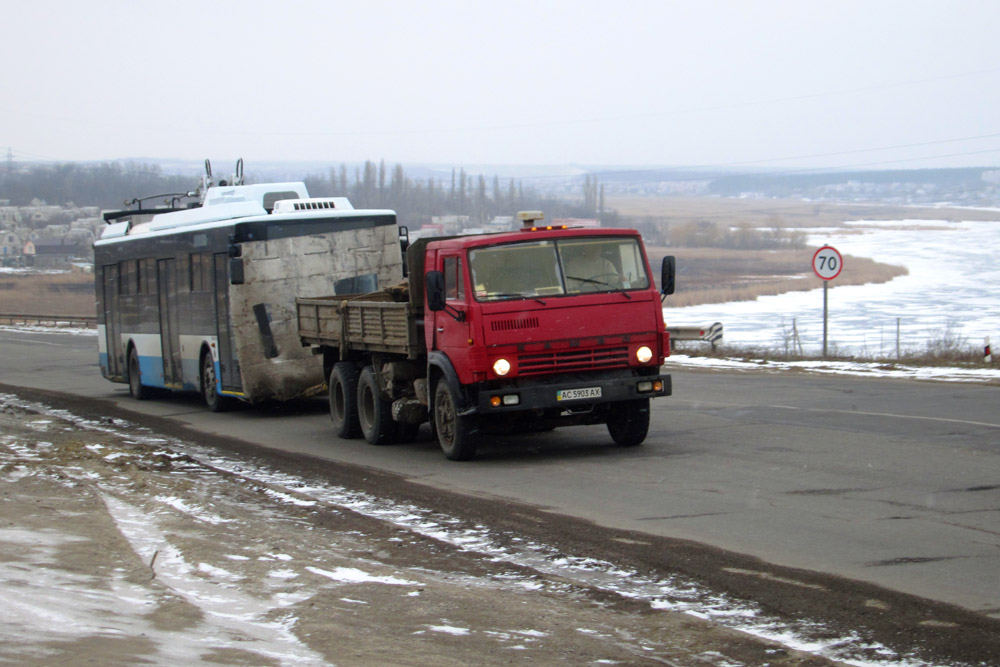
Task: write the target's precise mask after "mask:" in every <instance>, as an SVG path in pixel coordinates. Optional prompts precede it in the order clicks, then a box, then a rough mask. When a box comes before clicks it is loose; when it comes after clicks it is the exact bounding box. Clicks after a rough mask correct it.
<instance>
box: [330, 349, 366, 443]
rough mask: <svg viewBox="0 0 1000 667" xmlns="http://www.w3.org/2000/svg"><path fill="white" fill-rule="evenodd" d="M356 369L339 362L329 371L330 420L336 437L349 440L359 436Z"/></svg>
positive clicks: (347, 363)
mask: <svg viewBox="0 0 1000 667" xmlns="http://www.w3.org/2000/svg"><path fill="white" fill-rule="evenodd" d="M358 375H359V372H358V367H357V366H356V365H355V364H352V363H350V362H348V361H340V362H337V363H336V364H334V365H333V370H331V371H330V381H329V382H328V383H327V385H328V386H329V389H330V420H331V421H332V422H333V430H334V431H335V432H336V433H337V437H339V438H344V439H350V438H357V437H359V436H360V435H361V424H360V423H359V422H358Z"/></svg>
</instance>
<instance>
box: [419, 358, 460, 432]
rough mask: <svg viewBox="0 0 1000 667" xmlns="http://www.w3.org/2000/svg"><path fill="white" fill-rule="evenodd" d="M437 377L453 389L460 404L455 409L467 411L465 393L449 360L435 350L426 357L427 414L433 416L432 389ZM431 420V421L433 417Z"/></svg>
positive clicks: (435, 384)
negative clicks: (441, 378)
mask: <svg viewBox="0 0 1000 667" xmlns="http://www.w3.org/2000/svg"><path fill="white" fill-rule="evenodd" d="M438 377H443V378H444V380H445V382H447V383H448V384H449V385H451V388H452V389H454V394H455V396H457V397H458V400H459V403H460V405H458V406H456V407H457V408H458V409H459V410H461V411H465V410H468V408H469V405H468V401H467V400H466V395H465V391H463V390H462V385H461V384H460V383H459V381H458V373H457V372H456V371H455V367H454V366H453V365H452V363H451V359H449V358H448V355H446V354H445V353H444V352H440V351H437V350H435V351H433V352H430V353H429V354H428V355H427V380H428V386H427V409H428V411H429V413H430V414H431V415H433V414H434V387H436V386H437V378H438ZM431 418H432V419H433V417H431Z"/></svg>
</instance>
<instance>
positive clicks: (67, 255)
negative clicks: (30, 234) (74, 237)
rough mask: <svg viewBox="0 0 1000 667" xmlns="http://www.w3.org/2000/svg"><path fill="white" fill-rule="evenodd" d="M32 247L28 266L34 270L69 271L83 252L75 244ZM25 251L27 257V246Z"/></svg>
mask: <svg viewBox="0 0 1000 667" xmlns="http://www.w3.org/2000/svg"><path fill="white" fill-rule="evenodd" d="M29 243H30V241H29ZM33 245H34V247H33V250H34V253H33V255H32V256H31V258H30V260H29V264H30V265H31V266H33V267H35V268H36V269H69V268H70V267H71V266H72V265H73V262H74V261H75V260H77V259H79V258H80V257H81V256H82V254H81V253H83V252H84V250H83V248H81V246H79V245H77V244H75V243H50V244H40V243H34V244H33ZM25 251H26V252H25V255H28V253H27V244H25Z"/></svg>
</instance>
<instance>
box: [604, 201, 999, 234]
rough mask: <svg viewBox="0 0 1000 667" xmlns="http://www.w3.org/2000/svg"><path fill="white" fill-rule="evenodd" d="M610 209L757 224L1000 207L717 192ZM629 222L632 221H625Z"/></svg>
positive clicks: (976, 216)
mask: <svg viewBox="0 0 1000 667" xmlns="http://www.w3.org/2000/svg"><path fill="white" fill-rule="evenodd" d="M605 205H606V206H607V207H608V208H609V209H613V210H616V211H618V213H619V214H620V215H621V216H623V217H625V218H638V219H640V220H643V219H649V220H656V221H658V222H664V223H667V224H676V223H686V222H691V221H697V220H704V221H710V222H716V223H719V224H721V225H733V226H736V225H740V224H745V225H750V226H752V227H776V226H777V227H829V226H838V225H840V224H841V223H843V222H846V221H849V220H949V221H959V220H996V219H997V213H996V211H976V210H973V209H966V208H932V207H926V208H924V207H910V206H892V205H881V204H860V203H836V202H800V201H786V200H779V199H722V198H718V197H609V198H608V199H607V201H606V202H605ZM624 222H626V223H628V220H626V221H624Z"/></svg>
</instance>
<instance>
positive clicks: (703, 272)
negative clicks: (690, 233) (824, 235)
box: [649, 247, 907, 308]
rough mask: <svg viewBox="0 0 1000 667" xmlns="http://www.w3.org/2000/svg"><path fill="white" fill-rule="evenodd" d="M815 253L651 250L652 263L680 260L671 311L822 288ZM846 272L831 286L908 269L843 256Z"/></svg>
mask: <svg viewBox="0 0 1000 667" xmlns="http://www.w3.org/2000/svg"><path fill="white" fill-rule="evenodd" d="M813 252H814V250H812V249H808V248H807V249H804V250H727V249H720V248H662V247H652V248H649V255H650V262H651V263H652V264H653V266H659V264H660V261H661V258H662V257H663V256H664V255H674V256H675V257H677V292H676V293H675V294H674V295H673V296H671V297H669V298H668V299H667V305H669V306H670V307H672V308H680V307H683V306H695V305H698V304H702V303H726V302H729V301H753V300H754V299H756V298H757V297H760V296H770V295H775V294H784V293H785V292H796V291H807V290H812V289H816V288H818V287H822V286H823V281H821V280H820V279H819V278H817V277H816V275H815V274H814V273H813V271H812V265H811V260H812V255H813ZM844 267H845V268H844V271H843V272H842V273H841V274H840V275H839V276H838V277H837V278H836V279H835V280H833V281H832V283H831V285H864V284H867V283H884V282H888V281H890V280H892V279H893V278H895V277H897V276H901V275H906V273H907V270H906V269H905V268H904V267H902V266H893V265H891V264H881V263H879V262H875V261H873V260H871V259H868V258H865V257H853V256H851V255H847V256H845V257H844Z"/></svg>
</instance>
